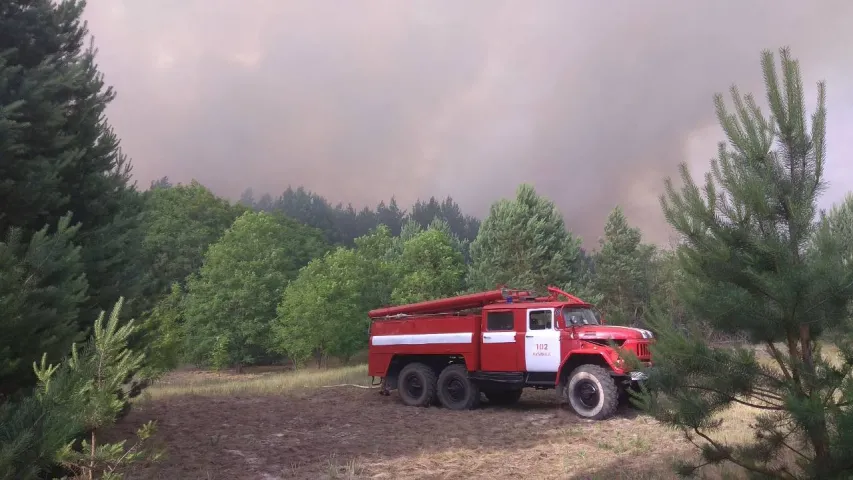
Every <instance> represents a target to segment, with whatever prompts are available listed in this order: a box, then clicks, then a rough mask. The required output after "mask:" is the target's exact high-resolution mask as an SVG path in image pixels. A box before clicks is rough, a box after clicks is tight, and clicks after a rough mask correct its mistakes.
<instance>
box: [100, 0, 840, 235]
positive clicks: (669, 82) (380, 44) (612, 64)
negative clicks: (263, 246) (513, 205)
mask: <svg viewBox="0 0 853 480" xmlns="http://www.w3.org/2000/svg"><path fill="white" fill-rule="evenodd" d="M86 18H87V20H88V21H89V28H90V30H91V32H92V33H93V35H94V36H95V41H96V44H97V45H98V48H99V52H100V53H99V64H100V66H101V69H102V70H103V72H104V73H105V76H106V81H107V82H108V83H109V84H111V85H113V86H114V87H115V88H116V89H117V91H118V98H117V99H116V101H115V102H114V103H113V105H112V106H111V108H110V110H109V112H108V114H109V117H110V121H111V122H112V124H113V125H114V126H115V128H116V131H117V133H118V134H119V135H120V137H121V138H122V139H123V146H124V149H125V151H126V153H128V154H129V155H130V156H131V158H132V159H133V163H134V172H135V177H136V179H137V181H138V182H139V184H140V186H141V187H147V185H148V183H149V182H150V181H151V180H152V179H156V178H159V177H162V176H164V175H168V176H169V178H170V179H171V180H172V181H181V182H187V181H189V180H190V179H191V178H196V179H198V180H199V181H201V182H202V183H204V184H206V185H208V186H209V187H211V188H212V189H214V190H215V191H216V192H217V193H219V194H222V195H227V196H230V197H232V198H236V197H237V196H238V195H239V194H240V192H241V191H242V190H243V189H245V188H246V187H250V186H251V187H253V188H254V189H255V191H256V192H259V191H269V192H271V193H273V194H274V195H276V194H278V193H280V192H281V191H282V190H283V189H284V188H286V187H287V186H288V185H293V186H296V185H304V186H306V187H307V188H309V189H311V190H314V191H316V192H318V193H320V194H322V195H324V196H326V197H327V198H329V199H330V200H331V201H332V202H333V203H336V202H338V201H344V202H348V201H351V202H353V204H354V205H356V206H361V205H364V204H368V205H371V206H372V205H375V204H376V203H378V202H379V201H380V200H383V199H385V200H387V199H388V198H389V197H390V196H391V195H395V196H396V198H397V200H398V202H400V204H401V205H403V206H407V205H410V204H411V203H412V202H414V200H416V199H417V198H428V197H429V196H430V195H435V196H439V197H443V196H446V195H451V196H453V198H454V199H455V200H456V201H458V202H459V203H460V205H461V206H462V208H463V210H465V211H467V212H469V213H472V214H475V215H478V216H483V215H485V213H486V212H487V211H488V206H489V205H490V204H491V203H492V202H493V201H495V200H496V199H497V198H499V197H505V196H512V195H513V194H514V190H515V188H516V186H517V185H518V184H519V183H520V182H530V183H532V184H533V185H534V186H535V187H536V188H537V190H538V191H539V192H540V193H542V194H545V195H547V196H548V197H550V198H551V199H553V200H554V201H555V202H556V203H557V205H558V206H559V207H560V209H561V211H562V212H563V213H564V215H565V217H566V221H567V223H568V225H569V227H570V228H571V229H572V230H573V231H574V232H575V233H577V234H579V235H581V236H583V238H584V239H585V241H586V245H587V246H595V245H596V240H597V238H598V236H599V235H600V234H601V231H602V227H603V223H604V219H605V217H606V215H607V213H608V212H609V211H610V209H612V208H613V207H614V206H615V205H617V204H619V205H621V206H622V207H623V208H624V209H625V211H626V214H627V215H628V218H629V221H631V222H632V223H633V224H635V225H638V226H640V227H641V228H642V229H643V231H644V235H645V237H646V239H647V240H649V241H654V242H666V241H667V240H668V238H669V235H670V232H669V230H668V228H667V226H666V222H665V221H664V219H663V217H662V215H661V212H660V206H659V204H658V199H657V197H658V195H659V194H660V193H661V192H662V191H663V178H664V177H665V176H668V175H670V176H672V175H676V173H677V172H676V166H677V165H678V164H679V163H680V162H682V161H689V162H690V163H691V164H692V165H695V166H696V168H697V170H696V171H697V173H701V172H702V171H704V169H705V168H707V162H708V160H709V159H710V157H711V156H712V155H713V154H714V153H715V150H716V143H717V142H718V141H720V140H723V136H722V134H721V132H720V131H719V130H718V129H717V128H716V126H715V125H716V120H715V118H714V107H713V104H712V95H713V94H714V93H715V92H726V91H727V89H728V88H729V86H730V85H731V84H732V83H736V84H737V85H738V86H739V87H740V88H741V89H742V91H744V92H747V91H752V92H755V93H756V95H758V96H759V97H763V94H764V92H763V88H762V78H761V71H760V65H759V59H760V57H759V55H760V52H761V50H763V49H765V48H769V49H773V50H777V49H778V47H781V46H783V45H789V46H790V47H791V48H792V53H793V54H794V55H795V56H796V57H798V58H799V59H800V60H801V63H802V70H803V74H804V82H805V84H806V86H807V87H808V88H809V90H808V95H809V97H808V99H809V101H810V102H812V103H813V98H814V94H813V92H814V84H815V82H817V81H818V80H826V81H827V83H828V96H829V112H830V113H829V135H830V138H829V147H828V151H829V154H830V165H829V166H828V174H829V176H830V179H831V181H832V183H831V188H830V191H829V194H828V195H827V200H826V201H825V202H824V203H826V204H828V203H831V201H834V200H837V199H838V198H840V197H841V195H842V194H843V193H844V192H846V191H847V190H850V189H851V186H853V171H851V170H850V168H851V167H848V166H846V165H845V164H849V163H850V162H849V161H848V160H847V158H849V156H848V154H849V153H850V152H849V150H846V151H845V147H844V146H843V145H841V144H842V142H843V138H842V134H841V132H842V131H844V130H847V129H848V128H849V127H851V126H853V124H851V117H853V111H851V107H850V105H853V102H851V100H853V89H851V87H850V82H849V81H848V79H849V78H850V75H851V73H853V63H851V62H850V60H849V54H848V53H847V50H848V48H849V45H851V44H853V29H850V28H849V24H850V20H851V19H853V2H850V1H849V0H824V1H814V2H805V1H802V0H784V1H783V0H751V1H749V2H735V1H734V0H730V1H712V0H706V1H701V2H700V1H695V2H676V1H663V0H644V1H642V2H637V1H628V0H624V1H622V0H620V1H611V2H590V1H571V0H553V1H550V0H538V1H536V2H521V1H515V2H510V1H495V0H468V1H465V2H458V1H451V0H407V1H394V0H375V1H370V2H366V1H365V2H337V1H331V0H315V1H311V2H307V1H306V2H296V1H292V2H288V1H282V0H181V1H177V2H176V1H164V0H89V5H88V7H87V11H86ZM845 169H846V170H845Z"/></svg>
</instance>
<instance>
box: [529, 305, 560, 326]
mask: <svg viewBox="0 0 853 480" xmlns="http://www.w3.org/2000/svg"><path fill="white" fill-rule="evenodd" d="M527 329H528V330H553V329H554V312H553V311H552V310H533V311H531V312H530V313H529V314H528V316H527Z"/></svg>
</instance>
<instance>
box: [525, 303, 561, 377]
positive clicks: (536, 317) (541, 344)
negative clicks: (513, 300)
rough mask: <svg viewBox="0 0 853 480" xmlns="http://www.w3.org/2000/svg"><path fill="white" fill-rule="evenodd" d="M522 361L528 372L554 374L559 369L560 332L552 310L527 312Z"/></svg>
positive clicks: (531, 310) (529, 310) (530, 310)
mask: <svg viewBox="0 0 853 480" xmlns="http://www.w3.org/2000/svg"><path fill="white" fill-rule="evenodd" d="M526 320H527V321H526V323H527V325H526V327H527V329H526V330H527V332H526V333H525V335H524V361H525V370H526V371H528V372H556V371H558V370H559V369H560V359H561V356H560V331H559V330H557V325H556V324H555V322H554V309H553V308H530V309H528V310H527V319H526Z"/></svg>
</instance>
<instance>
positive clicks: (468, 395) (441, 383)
mask: <svg viewBox="0 0 853 480" xmlns="http://www.w3.org/2000/svg"><path fill="white" fill-rule="evenodd" d="M438 399H439V400H440V401H441V404H442V405H444V406H445V407H446V408H449V409H450V410H469V409H471V408H474V407H476V406H477V404H478V403H480V388H479V387H478V386H477V385H476V384H475V383H474V382H472V381H471V379H470V378H468V369H467V368H466V367H465V365H461V364H455V365H449V366H448V367H447V368H445V369H444V370H442V371H441V374H439V376H438Z"/></svg>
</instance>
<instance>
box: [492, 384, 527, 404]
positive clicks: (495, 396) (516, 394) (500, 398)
mask: <svg viewBox="0 0 853 480" xmlns="http://www.w3.org/2000/svg"><path fill="white" fill-rule="evenodd" d="M521 393H522V390H521V389H520V388H519V389H518V390H500V391H497V392H486V400H488V401H489V403H491V404H492V405H512V404H514V403H515V402H517V401H518V399H520V398H521Z"/></svg>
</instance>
